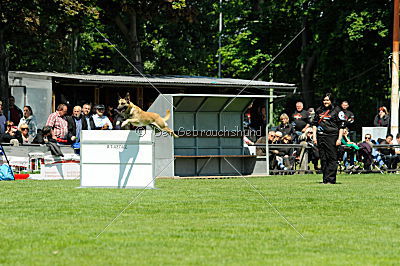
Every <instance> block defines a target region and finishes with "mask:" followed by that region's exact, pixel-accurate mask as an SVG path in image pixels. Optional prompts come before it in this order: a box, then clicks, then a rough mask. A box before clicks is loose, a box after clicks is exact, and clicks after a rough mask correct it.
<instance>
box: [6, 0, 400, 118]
mask: <svg viewBox="0 0 400 266" xmlns="http://www.w3.org/2000/svg"><path fill="white" fill-rule="evenodd" d="M1 5H2V6H1V12H0V15H1V17H0V19H1V21H0V32H3V36H4V37H3V39H2V42H1V44H2V45H3V46H4V47H5V49H6V51H7V54H8V60H9V62H10V69H12V70H29V71H59V72H80V73H116V74H122V73H136V71H135V70H134V69H133V68H132V67H131V66H130V65H129V64H128V63H127V62H126V61H125V60H124V59H123V58H122V57H121V55H119V53H118V52H117V51H116V50H115V48H114V47H112V45H110V44H109V43H107V42H106V41H105V40H104V39H103V37H102V36H101V35H100V34H99V33H98V32H97V30H96V29H98V30H99V31H100V32H102V33H103V34H104V35H105V36H106V37H107V38H108V39H109V40H110V41H112V43H113V44H115V45H116V47H118V49H119V50H120V51H121V52H122V53H123V54H125V55H126V56H127V57H128V58H129V60H130V61H131V62H132V63H133V64H134V65H135V66H136V67H138V68H139V69H140V70H141V71H144V72H145V73H149V74H176V75H202V76H217V73H218V54H220V55H221V59H222V76H223V77H233V78H244V79H252V78H253V77H255V75H256V74H257V73H258V72H259V71H260V70H261V69H262V68H263V67H264V66H266V64H268V63H270V61H271V60H272V58H274V56H275V55H277V54H278V53H279V52H282V53H281V54H280V55H279V57H277V58H276V59H275V60H274V61H273V62H272V63H271V64H270V65H269V67H268V68H266V69H265V71H263V72H262V73H261V74H260V75H259V76H258V79H260V80H266V81H271V80H272V81H281V82H291V83H295V84H297V85H298V87H299V88H300V91H301V94H300V95H298V96H296V98H303V100H305V102H306V103H307V104H308V105H310V106H311V105H316V104H318V103H319V100H318V99H319V96H321V95H322V94H323V93H324V92H326V91H328V90H329V91H333V92H335V94H336V95H337V96H338V98H339V99H347V100H349V101H350V104H351V105H352V109H353V110H354V111H355V113H356V114H358V117H359V121H369V120H371V119H372V117H371V114H374V113H375V108H376V107H377V106H378V105H381V104H387V100H388V95H389V92H390V78H389V76H388V66H387V64H388V62H389V59H388V58H389V57H390V53H391V27H392V23H391V21H392V15H391V12H392V5H393V3H392V2H391V1H389V2H387V1H380V0H356V1H348V0H318V1H317V0H290V1H289V0H271V1H265V0H252V1H245V0H237V1H223V3H222V5H221V6H220V5H219V2H218V1H199V0H175V1H174V0H157V1H146V0H124V1H119V0H118V1H117V0H87V1H75V0H50V1H44V0H30V1H27V0H3V1H2V4H1ZM220 12H222V14H223V30H222V32H221V33H220V32H219V30H218V24H219V13H220ZM15 14H19V15H18V16H16V15H15ZM301 30H303V31H302V33H301V34H300V35H299V36H298V37H297V38H296V39H295V40H294V41H293V42H292V43H291V44H290V46H288V47H287V48H286V49H285V50H284V51H282V49H283V47H285V45H286V44H288V43H289V41H291V40H292V38H293V37H294V36H296V34H298V33H299V32H300V31H301ZM219 37H221V40H222V47H221V49H219V48H218V39H219ZM0 55H1V54H0ZM5 60H6V59H5V58H3V57H1V58H0V61H1V62H2V63H4V62H5ZM355 96H356V97H355ZM371 103H372V104H371ZM289 104H290V106H289ZM292 106H293V105H292V102H291V101H289V102H287V106H283V108H284V109H286V110H287V111H288V110H289V109H290V108H291V107H292Z"/></svg>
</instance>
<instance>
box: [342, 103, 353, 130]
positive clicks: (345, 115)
mask: <svg viewBox="0 0 400 266" xmlns="http://www.w3.org/2000/svg"><path fill="white" fill-rule="evenodd" d="M349 106H350V105H349V102H348V101H343V102H342V104H341V105H340V111H341V112H339V118H340V119H342V120H344V121H346V127H347V128H350V127H351V126H352V125H353V124H354V114H353V113H352V112H350V111H349V110H348V108H349Z"/></svg>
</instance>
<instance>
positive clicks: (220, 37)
mask: <svg viewBox="0 0 400 266" xmlns="http://www.w3.org/2000/svg"><path fill="white" fill-rule="evenodd" d="M219 9H220V11H219V37H218V77H219V78H221V62H222V58H221V47H222V44H221V43H222V0H219Z"/></svg>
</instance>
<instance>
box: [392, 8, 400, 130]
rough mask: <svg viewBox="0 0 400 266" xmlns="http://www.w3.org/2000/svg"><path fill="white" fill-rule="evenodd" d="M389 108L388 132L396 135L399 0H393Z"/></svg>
mask: <svg viewBox="0 0 400 266" xmlns="http://www.w3.org/2000/svg"><path fill="white" fill-rule="evenodd" d="M390 109H391V117H390V122H391V123H390V124H391V127H390V132H391V133H392V134H393V135H394V136H396V134H397V133H398V132H399V0H394V11H393V59H392V94H391V101H390Z"/></svg>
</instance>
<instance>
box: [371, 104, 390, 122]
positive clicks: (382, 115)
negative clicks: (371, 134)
mask: <svg viewBox="0 0 400 266" xmlns="http://www.w3.org/2000/svg"><path fill="white" fill-rule="evenodd" d="M378 112H379V113H378V114H377V115H376V116H375V119H374V127H389V125H390V115H389V112H388V110H387V108H386V107H385V106H382V107H379V109H378Z"/></svg>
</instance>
